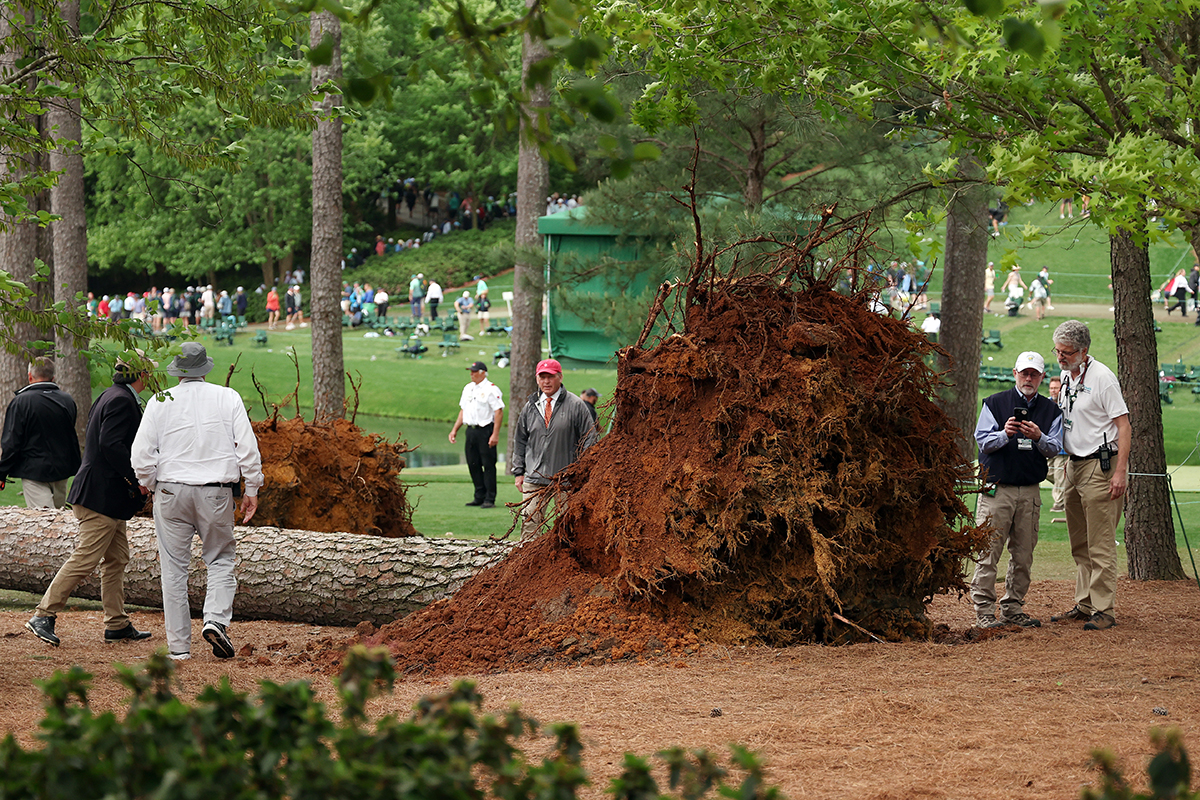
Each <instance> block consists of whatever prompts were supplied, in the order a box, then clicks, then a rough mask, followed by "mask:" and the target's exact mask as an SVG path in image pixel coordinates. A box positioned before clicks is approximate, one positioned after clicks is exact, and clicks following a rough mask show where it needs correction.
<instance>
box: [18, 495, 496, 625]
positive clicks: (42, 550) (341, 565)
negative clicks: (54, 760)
mask: <svg viewBox="0 0 1200 800" xmlns="http://www.w3.org/2000/svg"><path fill="white" fill-rule="evenodd" d="M78 533H79V525H78V522H77V521H76V520H75V517H74V515H73V514H71V512H70V511H66V510H59V511H52V510H49V509H26V508H16V507H0V552H2V553H4V554H5V557H4V558H3V559H0V588H3V589H16V590H19V591H24V592H34V593H37V594H41V593H42V592H44V591H45V590H46V587H47V586H49V585H50V581H51V580H53V578H54V575H55V574H56V573H57V572H58V568H59V567H60V566H62V564H63V562H64V561H66V560H67V557H68V556H70V554H71V552H72V551H73V550H74V549H75V542H76V536H77V535H78ZM237 537H238V561H237V566H236V567H235V570H234V571H235V574H236V575H237V579H238V590H237V599H236V601H235V602H234V606H233V612H234V617H235V618H237V619H277V620H286V621H291V622H310V623H314V624H319V625H357V624H358V623H359V622H362V621H363V620H368V621H370V622H373V623H375V624H377V625H379V624H383V623H387V622H391V621H393V620H396V619H399V618H401V617H403V616H405V615H406V614H409V613H411V612H412V611H415V610H417V609H419V608H422V607H424V606H426V605H428V604H429V603H432V602H433V601H434V600H438V599H441V598H443V597H447V596H448V595H450V594H453V592H454V591H455V590H456V589H458V587H459V586H461V585H462V584H463V582H464V581H466V580H467V579H468V578H470V577H471V576H472V575H474V574H475V573H476V572H478V571H479V570H481V569H482V568H483V567H485V566H487V565H488V564H491V563H493V562H495V561H498V560H500V559H501V558H503V557H504V556H505V555H506V554H507V553H508V551H509V550H510V549H511V548H512V546H513V545H511V544H506V543H497V542H478V541H472V540H466V539H445V540H441V539H425V538H422V537H405V538H400V539H386V538H380V537H376V536H356V535H352V534H345V533H315V532H313V531H297V530H287V529H283V528H266V527H264V528H243V527H239V528H238V529H237ZM129 556H130V560H129V567H128V568H127V570H126V572H125V600H126V602H128V603H131V604H136V605H144V606H153V607H155V608H161V607H162V586H161V584H160V582H159V575H160V573H159V568H158V543H157V540H156V538H155V535H154V521H153V520H150V519H133V520H130V522H129ZM206 578H207V575H206V570H205V567H204V562H203V561H201V559H200V540H199V539H198V538H197V539H196V540H195V541H194V543H193V549H192V568H191V571H190V574H189V580H188V596H189V599H190V601H191V607H192V613H193V614H199V613H200V611H201V609H202V608H203V605H204V588H205V580H206ZM73 596H74V597H84V598H89V599H98V598H99V597H100V580H99V576H98V574H93V575H92V576H91V577H89V578H88V579H87V580H86V581H84V582H83V583H82V584H80V585H79V588H78V589H76V590H75V592H74V594H73Z"/></svg>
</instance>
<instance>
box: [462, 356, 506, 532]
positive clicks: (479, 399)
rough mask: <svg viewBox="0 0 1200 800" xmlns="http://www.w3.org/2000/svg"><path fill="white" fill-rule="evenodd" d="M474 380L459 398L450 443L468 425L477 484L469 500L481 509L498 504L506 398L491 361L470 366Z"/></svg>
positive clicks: (469, 458) (469, 453)
mask: <svg viewBox="0 0 1200 800" xmlns="http://www.w3.org/2000/svg"><path fill="white" fill-rule="evenodd" d="M468 369H469V370H471V381H470V383H468V384H467V385H466V386H465V387H463V391H462V397H461V398H460V399H459V401H458V419H456V420H455V421H454V427H453V428H451V429H450V444H454V442H455V440H456V439H457V435H458V429H459V428H461V427H462V426H463V425H464V424H465V425H466V426H467V441H466V448H467V470H468V471H469V472H470V473H471V482H472V483H473V484H475V498H474V499H473V500H472V501H471V502H469V503H467V505H469V506H479V507H480V508H495V507H496V445H497V443H498V442H499V441H500V425H501V423H503V422H504V399H503V396H502V395H501V393H500V387H499V386H497V385H496V384H494V383H492V382H491V381H489V380H488V377H487V364H484V363H483V362H482V361H476V362H475V363H474V364H472V365H471V366H470V367H468Z"/></svg>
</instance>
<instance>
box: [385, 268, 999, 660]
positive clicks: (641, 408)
mask: <svg viewBox="0 0 1200 800" xmlns="http://www.w3.org/2000/svg"><path fill="white" fill-rule="evenodd" d="M814 260H815V259H813V258H812V257H810V255H809V253H808V252H807V251H804V252H799V253H796V252H795V251H792V253H791V254H790V255H789V254H784V255H783V256H781V257H780V258H779V260H778V262H776V263H777V266H776V267H774V268H771V267H768V268H766V269H764V270H763V271H761V272H759V273H758V274H738V275H736V276H732V277H731V276H730V275H720V274H717V273H716V271H715V269H711V268H712V266H713V264H712V262H711V260H710V261H708V262H707V263H706V264H705V265H702V267H703V269H701V270H697V271H696V272H694V273H693V275H692V278H691V279H690V281H689V282H688V283H687V284H681V285H680V287H677V288H678V290H679V291H678V293H677V298H678V296H679V294H682V292H683V288H686V290H687V297H686V301H680V300H677V302H679V303H680V305H681V306H682V312H683V317H682V319H683V323H682V330H679V331H678V332H675V333H671V334H670V335H667V336H665V337H664V338H662V340H661V341H660V342H659V343H658V344H657V345H655V346H653V347H648V348H643V347H641V346H640V343H639V346H634V347H628V348H625V349H624V350H622V351H621V352H620V354H619V362H618V373H617V374H618V381H617V388H616V391H615V393H614V399H613V401H612V402H613V403H614V404H615V413H614V424H613V427H612V430H611V432H610V433H609V434H608V435H606V436H605V437H604V438H602V439H601V440H600V442H599V443H598V444H597V445H595V446H594V447H592V448H590V449H589V450H588V451H587V452H586V453H584V454H583V455H582V457H581V458H580V459H579V460H578V461H577V462H575V463H574V464H573V465H572V466H570V467H568V468H567V469H566V470H565V471H563V472H561V473H559V474H558V475H557V476H556V477H555V483H554V484H552V486H551V487H550V489H549V493H551V494H554V495H556V496H557V500H558V508H559V514H558V517H557V520H556V522H555V523H554V526H553V528H552V529H551V530H550V531H549V532H547V533H545V534H544V535H543V536H542V537H540V538H539V539H537V540H535V541H533V542H530V543H527V544H525V545H523V546H522V547H520V548H518V549H517V550H516V551H514V552H513V553H512V555H511V556H510V557H509V558H507V559H505V560H504V561H503V562H501V563H499V564H497V565H496V566H494V567H492V568H489V569H487V570H485V571H484V572H482V573H480V574H479V575H478V576H476V577H475V578H473V579H472V580H471V581H469V582H468V583H467V584H466V585H465V586H464V587H463V588H462V589H461V590H460V591H459V592H457V593H456V594H455V595H454V596H453V597H451V598H450V599H449V600H447V601H444V602H439V603H436V604H433V605H431V606H430V607H428V608H426V609H424V610H423V611H422V612H420V613H418V614H414V615H412V616H411V617H409V618H407V619H404V620H400V621H398V622H396V623H393V624H392V625H388V626H386V627H384V628H383V629H382V631H381V632H380V633H379V634H378V635H375V636H372V637H370V640H371V641H372V642H375V641H380V642H383V643H385V644H387V645H388V646H389V647H390V648H391V649H392V651H393V652H394V653H395V654H396V657H397V660H398V661H399V662H400V664H401V666H402V667H403V668H406V669H408V670H411V671H432V672H443V671H444V672H456V671H463V670H470V671H475V670H495V669H513V668H529V667H537V666H540V665H542V664H545V663H548V662H553V661H574V662H577V663H603V662H605V661H609V660H616V659H620V658H628V657H636V656H639V655H641V654H643V653H655V652H671V651H676V650H678V651H687V650H690V649H692V648H693V647H695V646H696V645H697V644H703V643H712V644H718V645H735V644H766V645H770V646H773V647H782V646H788V645H794V644H799V643H803V642H815V643H826V644H838V643H853V642H861V641H866V640H867V638H868V637H871V638H875V639H878V640H890V641H902V640H911V639H928V638H929V637H930V636H931V634H932V625H931V623H930V621H929V619H928V616H927V614H926V608H927V605H928V603H929V602H930V601H931V600H932V598H933V597H934V596H935V595H938V594H944V593H949V592H956V591H957V592H961V591H963V590H964V589H965V584H964V574H963V569H964V564H965V563H967V562H968V559H970V557H972V556H973V555H974V554H975V553H977V552H978V551H979V550H981V549H982V547H983V546H985V544H986V543H987V539H988V531H987V530H984V529H981V528H979V527H977V526H976V525H975V524H974V520H973V519H972V516H971V514H970V513H969V510H968V508H967V505H966V503H965V502H964V498H963V496H964V493H966V492H969V491H972V489H973V486H974V485H975V484H974V479H975V469H974V466H973V464H971V463H970V462H968V461H966V460H965V459H964V458H963V456H962V455H961V452H960V449H959V447H958V445H957V437H958V436H959V435H960V432H959V430H958V428H957V426H955V424H954V423H953V421H952V420H951V419H950V418H949V417H948V416H947V415H946V414H945V413H944V412H943V411H942V409H941V408H940V407H939V405H938V403H937V389H938V386H939V378H938V376H937V374H936V373H934V372H933V371H932V370H931V369H930V367H929V366H928V364H927V363H926V357H927V356H928V355H929V354H930V353H931V352H932V350H933V346H932V345H931V344H930V343H929V342H928V341H927V340H926V339H925V337H924V336H923V335H922V334H921V333H920V332H919V331H916V330H914V329H913V328H912V327H911V326H909V325H908V324H907V323H905V322H904V321H902V320H898V319H894V318H892V317H890V316H882V315H880V314H877V313H875V312H874V311H872V310H870V303H871V299H872V298H871V297H870V295H869V294H868V293H867V292H865V291H864V292H860V293H853V294H851V295H849V296H844V295H841V294H838V293H836V292H834V291H833V290H832V285H831V284H832V279H831V278H829V277H822V276H820V275H817V274H816V273H815V272H814V271H813V267H812V264H813V263H814ZM825 275H826V276H829V275H836V272H832V271H830V272H826V273H825ZM666 293H667V287H664V290H663V291H662V292H660V304H659V307H661V300H662V299H663V298H664V297H665V296H666ZM653 315H654V312H652V315H651V319H650V321H649V322H648V323H647V328H646V330H647V331H649V330H650V326H651V325H652V323H653V321H654V316H653Z"/></svg>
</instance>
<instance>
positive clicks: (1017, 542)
mask: <svg viewBox="0 0 1200 800" xmlns="http://www.w3.org/2000/svg"><path fill="white" fill-rule="evenodd" d="M1045 373H1046V362H1045V361H1044V360H1043V359H1042V357H1041V355H1039V354H1038V353H1033V352H1027V353H1021V355H1019V356H1017V363H1016V366H1015V367H1013V377H1014V378H1015V379H1016V387H1015V388H1013V389H1006V390H1005V391H1003V392H997V393H996V394H994V395H991V396H990V397H987V398H985V399H984V401H983V408H982V409H980V411H979V421H978V422H976V423H975V441H976V442H977V443H978V445H979V465H980V467H981V470H982V473H983V480H984V485H983V492H982V493H980V495H979V501H978V505H977V506H976V508H975V523H976V524H977V525H984V524H990V525H991V526H992V527H993V528H994V529H995V530H994V532H993V534H992V544H991V547H990V548H989V549H988V552H986V553H984V554H983V556H982V557H981V558H980V559H979V562H978V563H977V564H976V565H975V575H974V577H973V578H972V579H971V600H972V601H973V602H974V604H975V618H976V624H977V625H979V627H981V628H996V627H999V626H1001V625H1020V626H1021V627H1022V628H1040V627H1041V625H1042V623H1041V620H1037V619H1034V618H1033V617H1031V616H1029V615H1028V614H1026V613H1025V610H1024V608H1025V595H1026V593H1027V592H1028V591H1029V575H1030V571H1031V569H1032V566H1033V549H1034V548H1035V547H1037V539H1038V514H1039V513H1040V511H1041V507H1042V499H1041V483H1042V481H1044V480H1045V479H1046V474H1047V471H1048V468H1049V459H1051V458H1053V457H1054V456H1056V455H1058V451H1059V448H1060V447H1061V445H1062V412H1061V411H1059V410H1058V406H1057V405H1055V404H1054V403H1053V402H1052V401H1051V400H1050V399H1049V398H1046V397H1043V396H1042V395H1040V394H1038V387H1040V386H1041V385H1042V378H1043V377H1045ZM1005 542H1007V543H1008V554H1009V560H1008V577H1007V579H1006V580H1005V582H1004V587H1005V592H1004V597H1003V598H1001V600H1000V613H999V614H997V613H996V568H997V566H998V565H999V563H1000V554H1001V553H1002V552H1003V550H1004V545H1005Z"/></svg>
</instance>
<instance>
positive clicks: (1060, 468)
mask: <svg viewBox="0 0 1200 800" xmlns="http://www.w3.org/2000/svg"><path fill="white" fill-rule="evenodd" d="M1069 460H1070V459H1068V458H1067V457H1066V456H1064V455H1058V456H1055V457H1054V458H1051V459H1050V480H1051V481H1052V482H1053V483H1054V488H1053V489H1052V490H1051V491H1050V510H1051V511H1062V510H1063V509H1064V508H1065V507H1066V506H1064V505H1063V503H1064V500H1063V497H1064V495H1065V494H1066V491H1067V461H1069Z"/></svg>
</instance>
